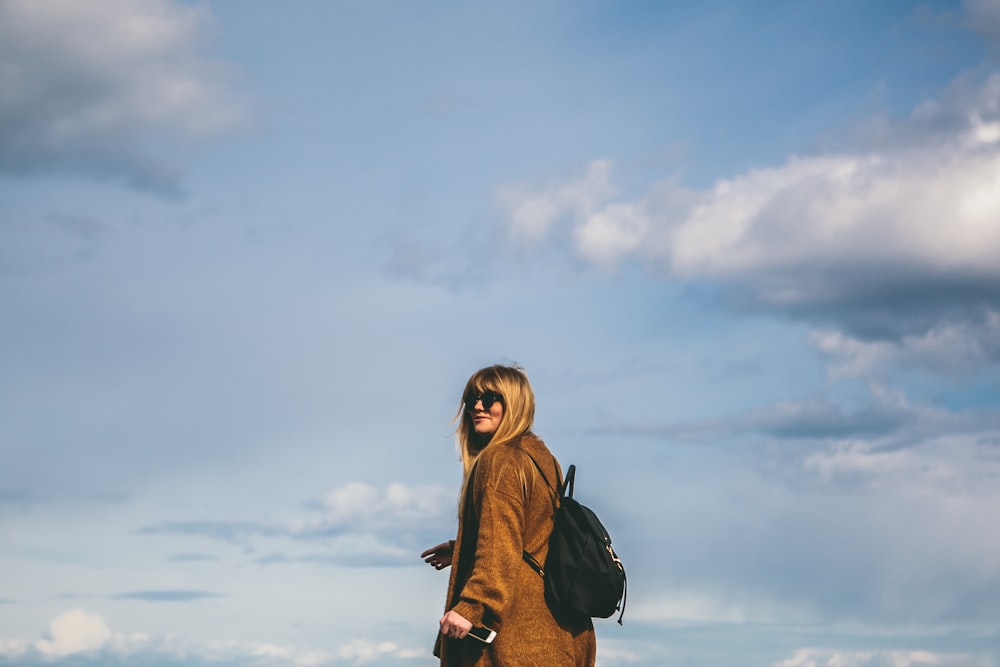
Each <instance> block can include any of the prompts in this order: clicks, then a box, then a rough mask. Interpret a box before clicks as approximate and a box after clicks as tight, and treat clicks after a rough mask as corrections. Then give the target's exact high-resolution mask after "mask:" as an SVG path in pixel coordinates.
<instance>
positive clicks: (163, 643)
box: [0, 609, 427, 667]
mask: <svg viewBox="0 0 1000 667" xmlns="http://www.w3.org/2000/svg"><path fill="white" fill-rule="evenodd" d="M426 654H427V650H426V649H425V648H419V649H415V648H404V647H401V646H399V645H398V644H396V643H394V642H391V641H371V640H367V639H362V638H358V639H354V640H351V641H350V642H347V643H345V644H343V645H341V646H338V647H331V648H329V649H326V650H318V649H310V648H300V647H294V646H285V645H278V644H269V643H263V642H261V643H241V642H233V641H226V640H219V641H208V642H196V641H185V640H179V639H177V638H172V637H152V636H150V635H147V634H145V633H141V632H140V633H131V634H123V633H118V632H113V631H112V630H111V629H110V628H109V627H108V624H107V623H106V622H105V620H104V618H103V617H101V616H100V615H99V614H96V613H93V612H89V611H85V610H83V609H72V610H69V611H67V612H64V613H62V614H59V615H58V616H56V617H55V618H54V619H52V621H51V623H50V624H49V632H48V636H47V637H45V638H42V639H35V640H29V639H15V638H3V637H0V665H18V667H33V666H35V665H59V664H72V665H76V666H83V667H91V666H93V667H98V666H99V665H107V664H129V665H136V666H137V667H141V666H143V665H156V666H157V667H174V666H176V667H181V666H182V665H187V666H191V667H193V666H196V665H234V666H235V665H261V666H268V667H322V666H323V665H333V664H338V665H365V664H375V665H387V666H391V665H402V664H408V663H409V662H410V660H411V659H412V658H415V657H426Z"/></svg>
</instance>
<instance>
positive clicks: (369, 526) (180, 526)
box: [138, 482, 455, 567]
mask: <svg viewBox="0 0 1000 667" xmlns="http://www.w3.org/2000/svg"><path fill="white" fill-rule="evenodd" d="M454 508H455V496H454V492H453V491H450V490H447V489H445V488H443V487H440V486H407V485H405V484H399V483H390V484H388V485H386V486H385V487H383V488H380V487H376V486H373V485H370V484H366V483H364V482H350V483H347V484H345V485H343V486H340V487H338V488H336V489H333V490H331V491H330V492H328V493H327V494H326V495H324V496H323V497H322V498H320V499H318V500H316V501H314V502H311V503H309V504H308V509H309V510H310V512H309V513H308V514H306V515H305V516H301V517H294V518H292V519H289V520H287V521H284V522H276V523H260V522H255V521H239V520H236V521H226V520H221V521H215V520H209V521H205V520H197V521H163V522H161V523H158V524H153V525H148V526H143V527H141V528H140V529H139V531H138V532H139V533H140V534H146V535H158V534H168V535H189V536H200V537H207V538H210V539H216V540H221V541H224V542H228V543H231V544H237V545H242V546H244V547H247V548H250V547H251V546H257V545H260V544H267V545H270V546H272V547H274V546H275V545H279V546H280V548H277V547H275V548H272V549H270V550H269V551H268V552H267V553H266V555H260V556H256V557H255V558H254V562H256V563H259V564H261V565H275V564H285V563H314V564H320V565H323V564H331V565H341V566H348V567H372V566H394V565H403V564H405V565H412V564H413V562H414V557H413V555H414V545H416V544H422V543H423V541H424V540H425V539H426V538H427V536H428V535H431V534H437V533H439V532H440V531H441V530H446V529H447V527H446V526H445V525H444V524H445V522H446V521H450V520H451V517H452V516H453V515H454V511H455V510H454ZM303 543H305V544H307V545H309V549H310V551H308V552H302V551H301V548H300V547H301V544H303ZM315 544H322V548H323V550H322V551H319V552H317V551H316V550H315Z"/></svg>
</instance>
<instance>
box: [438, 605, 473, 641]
mask: <svg viewBox="0 0 1000 667" xmlns="http://www.w3.org/2000/svg"><path fill="white" fill-rule="evenodd" d="M471 629H472V622H471V621H469V620H467V619H466V618H465V617H464V616H462V615H461V614H459V613H457V612H455V611H449V612H447V613H446V614H445V615H444V616H442V617H441V634H442V635H444V636H445V637H451V638H452V639H464V638H465V636H466V635H468V634H469V630H471Z"/></svg>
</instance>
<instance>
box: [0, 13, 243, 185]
mask: <svg viewBox="0 0 1000 667" xmlns="http://www.w3.org/2000/svg"><path fill="white" fill-rule="evenodd" d="M209 23H210V20H209V15H208V13H207V11H206V10H205V9H204V8H202V7H199V6H193V5H190V4H186V3H179V2H174V1H173V0H138V1H133V0H109V1H108V2H100V3H87V2H83V3H81V2H74V1H72V0H52V1H50V2H44V3H39V2H32V1H31V0H7V1H6V2H3V3H0V174H2V173H6V174H17V175H25V174H34V173H39V172H46V171H51V170H59V171H69V172H75V173H84V174H91V175H100V176H102V177H107V176H111V177H115V178H120V179H124V180H125V181H126V182H128V183H129V184H130V185H132V186H135V187H140V188H146V189H152V190H157V191H161V192H174V191H176V190H177V188H178V183H177V175H176V173H175V172H174V169H173V168H172V167H170V166H169V165H168V164H166V163H165V162H163V161H162V160H160V159H158V158H156V157H153V154H154V153H155V146H156V144H157V143H158V142H167V141H169V142H176V141H177V140H195V139H202V138H205V137H211V136H216V135H218V134H220V133H224V132H229V131H232V130H233V129H235V128H237V127H240V126H242V125H243V124H244V123H245V121H246V115H245V110H244V109H243V108H242V107H241V104H240V103H239V102H238V101H237V99H236V97H235V95H234V94H233V93H232V92H231V91H230V90H229V86H228V80H229V79H230V78H231V77H230V75H229V73H228V72H227V70H226V68H225V67H224V66H223V65H222V64H221V63H218V62H215V61H212V60H210V59H208V58H206V57H204V56H202V55H201V54H200V52H199V51H200V48H201V41H202V40H203V37H204V35H205V33H206V28H207V27H208V25H209Z"/></svg>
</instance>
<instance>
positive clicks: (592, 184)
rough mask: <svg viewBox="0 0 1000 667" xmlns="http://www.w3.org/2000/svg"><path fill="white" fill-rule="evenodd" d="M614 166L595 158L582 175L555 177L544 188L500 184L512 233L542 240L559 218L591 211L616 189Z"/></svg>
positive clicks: (525, 239) (522, 239) (515, 236)
mask: <svg viewBox="0 0 1000 667" xmlns="http://www.w3.org/2000/svg"><path fill="white" fill-rule="evenodd" d="M611 168H612V164H611V162H609V161H607V160H594V161H593V162H591V163H590V164H589V165H587V169H586V172H585V173H584V175H583V176H582V177H581V178H580V179H572V180H566V181H554V182H551V183H548V184H546V185H544V186H542V187H541V188H527V187H514V186H508V187H505V188H501V189H500V190H499V191H498V192H497V202H498V204H499V205H500V208H501V209H502V210H504V212H505V213H506V214H507V216H508V218H509V219H510V235H511V237H512V238H513V239H514V240H516V241H520V242H528V243H532V242H536V241H540V240H541V239H543V238H544V237H545V236H546V235H548V234H549V233H550V232H551V231H552V230H553V228H554V227H555V226H556V223H558V222H559V220H560V219H562V218H565V217H567V216H574V217H581V216H586V215H589V214H590V213H591V212H592V211H594V210H595V209H596V208H597V207H598V206H600V205H601V204H602V202H605V201H607V200H608V199H610V198H611V197H613V196H615V194H616V193H617V189H616V188H615V187H614V185H612V183H611Z"/></svg>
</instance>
